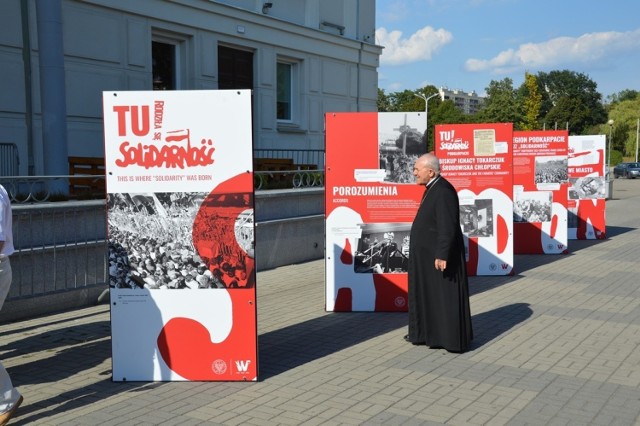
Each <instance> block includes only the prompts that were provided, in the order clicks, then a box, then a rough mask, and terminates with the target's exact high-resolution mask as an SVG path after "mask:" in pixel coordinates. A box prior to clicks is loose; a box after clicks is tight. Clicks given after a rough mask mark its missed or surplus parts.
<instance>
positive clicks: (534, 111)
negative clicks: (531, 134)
mask: <svg viewBox="0 0 640 426" xmlns="http://www.w3.org/2000/svg"><path fill="white" fill-rule="evenodd" d="M519 93H521V97H522V101H521V102H522V104H523V110H524V116H523V121H522V123H521V124H520V126H519V128H520V129H521V130H537V129H539V128H540V123H539V122H538V117H539V116H540V108H541V107H542V95H541V94H540V92H539V90H538V79H537V78H536V76H535V75H533V74H529V73H525V77H524V83H523V85H522V86H521V90H520V92H519Z"/></svg>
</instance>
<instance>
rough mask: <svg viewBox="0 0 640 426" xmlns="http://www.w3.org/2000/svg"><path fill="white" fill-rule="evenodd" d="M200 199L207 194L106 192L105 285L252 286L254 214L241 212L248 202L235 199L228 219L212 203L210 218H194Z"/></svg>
mask: <svg viewBox="0 0 640 426" xmlns="http://www.w3.org/2000/svg"><path fill="white" fill-rule="evenodd" d="M205 200H209V198H207V194H206V193H191V192H172V193H142V194H129V193H115V194H108V197H107V209H108V214H107V216H108V218H107V222H108V229H107V231H108V238H109V281H110V287H113V288H131V289H140V288H145V289H203V288H241V287H248V286H251V285H253V282H254V280H253V274H254V271H253V264H254V262H253V210H252V209H246V208H244V207H247V206H248V201H249V200H248V199H246V196H244V197H243V196H242V195H240V198H239V201H237V202H236V204H238V205H237V206H233V209H231V211H230V214H229V217H224V213H223V212H224V211H225V209H224V208H220V207H221V206H215V205H214V206H212V208H213V210H214V211H215V213H214V214H213V215H209V216H207V218H206V219H205V220H202V219H198V218H199V215H198V213H199V211H200V209H201V207H202V205H203V203H204V202H205ZM207 202H208V203H209V204H211V201H210V200H209V201H207ZM206 205H207V203H205V207H206ZM222 207H224V206H222ZM237 212H241V213H240V214H238V213H237ZM201 214H202V213H201ZM214 218H215V219H219V220H218V221H217V222H216V221H215V220H213V219H214ZM229 235H231V236H232V239H233V241H231V242H229ZM196 247H197V248H196Z"/></svg>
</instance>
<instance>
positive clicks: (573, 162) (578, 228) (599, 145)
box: [567, 135, 607, 240]
mask: <svg viewBox="0 0 640 426" xmlns="http://www.w3.org/2000/svg"><path fill="white" fill-rule="evenodd" d="M605 149H606V136H605V135H591V136H569V183H570V186H569V190H568V225H567V226H568V233H569V239H570V240H600V239H604V238H606V225H605V205H606V186H605V185H606V184H607V182H606V177H605V163H604V158H605Z"/></svg>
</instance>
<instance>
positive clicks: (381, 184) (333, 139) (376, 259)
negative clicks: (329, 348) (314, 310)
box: [325, 112, 425, 312]
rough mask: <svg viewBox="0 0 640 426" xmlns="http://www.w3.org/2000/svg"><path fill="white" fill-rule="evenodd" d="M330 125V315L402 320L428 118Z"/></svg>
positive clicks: (343, 118) (377, 116)
mask: <svg viewBox="0 0 640 426" xmlns="http://www.w3.org/2000/svg"><path fill="white" fill-rule="evenodd" d="M325 125H326V179H325V190H326V193H325V194H326V196H325V211H326V310H327V311H343V312H345V311H346V312H348V311H399V312H404V311H406V310H407V268H408V260H409V256H410V253H409V233H410V229H411V223H412V222H413V219H414V217H415V214H416V211H417V209H418V205H419V201H420V197H421V196H422V194H423V192H424V187H423V186H420V185H416V183H415V178H414V177H413V165H414V163H415V160H416V159H417V158H418V157H419V156H420V155H422V154H424V153H425V144H424V141H423V135H422V132H421V130H419V129H424V127H425V119H424V115H423V114H422V113H375V112H370V113H369V112H367V113H330V114H326V116H325Z"/></svg>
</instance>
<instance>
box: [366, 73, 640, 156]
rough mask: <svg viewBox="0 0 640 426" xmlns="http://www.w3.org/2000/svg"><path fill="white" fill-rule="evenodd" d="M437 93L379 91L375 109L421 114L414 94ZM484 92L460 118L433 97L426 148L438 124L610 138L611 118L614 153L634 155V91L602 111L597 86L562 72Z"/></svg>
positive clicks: (495, 84) (639, 109)
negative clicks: (557, 131) (499, 125)
mask: <svg viewBox="0 0 640 426" xmlns="http://www.w3.org/2000/svg"><path fill="white" fill-rule="evenodd" d="M437 91H438V89H437V88H436V87H435V86H432V85H428V86H425V87H422V88H420V89H417V90H416V91H411V90H404V91H402V92H394V93H389V94H386V93H385V92H384V90H380V89H378V111H379V112H400V111H406V112H409V111H411V112H422V111H424V110H425V105H424V99H421V98H420V97H418V96H416V93H423V94H425V95H426V96H429V95H430V94H432V93H436V92H437ZM486 93H487V95H486V98H485V102H484V105H483V107H482V109H481V110H480V112H478V113H477V114H475V115H466V114H464V113H463V112H462V111H460V110H459V109H458V108H456V106H455V105H454V103H453V101H451V100H445V101H441V100H440V98H439V97H435V98H433V99H431V100H430V101H429V108H428V111H429V117H428V119H429V128H428V129H427V132H426V134H425V135H423V137H422V143H423V144H424V143H425V142H426V143H427V147H428V150H433V141H434V135H433V131H434V128H435V125H437V124H456V123H482V122H488V123H496V122H498V123H514V129H516V130H535V129H542V128H545V129H548V130H549V129H565V128H568V130H569V133H570V134H572V135H587V134H606V135H607V138H608V135H609V130H610V129H609V126H608V124H607V120H609V118H611V119H613V120H614V125H613V127H612V128H611V131H612V141H613V145H612V149H613V150H615V151H620V153H621V155H623V156H627V157H635V146H636V132H637V130H636V129H637V120H638V118H640V92H638V91H636V90H630V89H629V90H623V91H621V92H619V93H618V94H615V95H612V96H610V97H609V99H611V103H610V104H609V105H607V107H606V108H605V105H603V103H602V95H601V94H600V93H598V91H597V85H596V83H595V82H593V81H592V80H591V79H590V78H589V77H588V76H586V75H585V74H581V73H577V72H574V71H569V70H563V71H551V72H548V73H546V72H539V73H538V74H536V75H531V74H529V73H525V81H524V83H523V84H522V85H521V86H520V87H518V88H517V89H515V88H514V87H513V81H512V80H511V79H510V78H505V79H503V80H499V81H495V80H492V81H491V82H490V83H489V86H488V87H487V88H486ZM420 130H422V129H420ZM607 140H608V139H607Z"/></svg>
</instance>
